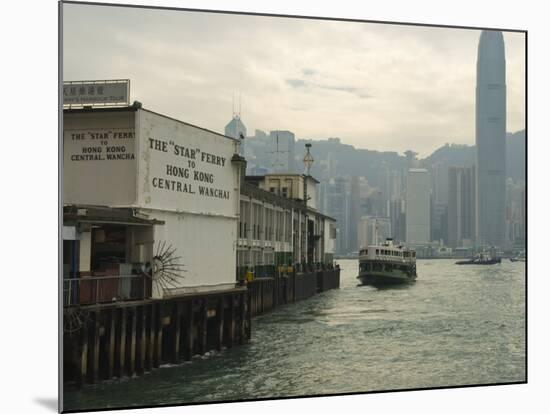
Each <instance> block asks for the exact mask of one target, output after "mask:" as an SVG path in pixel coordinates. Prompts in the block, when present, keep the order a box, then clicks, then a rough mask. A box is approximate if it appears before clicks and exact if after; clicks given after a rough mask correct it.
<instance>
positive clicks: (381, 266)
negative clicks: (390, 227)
mask: <svg viewBox="0 0 550 414" xmlns="http://www.w3.org/2000/svg"><path fill="white" fill-rule="evenodd" d="M357 279H359V280H360V282H361V284H363V285H372V286H384V285H392V284H401V283H410V282H414V281H415V280H416V252H415V251H414V250H412V249H409V248H407V247H405V246H403V245H394V244H393V240H392V239H386V241H385V242H384V243H382V244H381V245H371V246H368V247H367V248H364V249H361V250H360V251H359V276H357Z"/></svg>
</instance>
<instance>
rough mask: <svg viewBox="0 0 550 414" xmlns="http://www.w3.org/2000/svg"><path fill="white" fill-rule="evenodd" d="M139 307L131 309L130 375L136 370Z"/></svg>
mask: <svg viewBox="0 0 550 414" xmlns="http://www.w3.org/2000/svg"><path fill="white" fill-rule="evenodd" d="M136 313H137V308H136V307H133V308H131V309H130V318H131V319H130V326H129V328H130V349H129V351H130V361H129V362H130V364H129V366H128V375H129V376H133V375H134V374H135V372H136V330H137V315H136Z"/></svg>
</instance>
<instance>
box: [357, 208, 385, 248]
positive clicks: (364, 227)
mask: <svg viewBox="0 0 550 414" xmlns="http://www.w3.org/2000/svg"><path fill="white" fill-rule="evenodd" d="M391 233H392V232H391V224H390V220H389V219H388V218H386V217H372V216H362V217H361V218H360V219H359V222H358V223H357V244H358V247H359V249H362V248H365V247H367V246H369V245H372V244H380V243H382V242H384V241H385V240H386V239H387V238H388V237H391Z"/></svg>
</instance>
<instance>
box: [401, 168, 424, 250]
mask: <svg viewBox="0 0 550 414" xmlns="http://www.w3.org/2000/svg"><path fill="white" fill-rule="evenodd" d="M405 237H406V241H407V243H408V244H426V243H428V242H429V241H430V177H429V174H428V171H427V170H426V169H424V168H411V169H410V170H409V172H408V175H407V190H406V234H405Z"/></svg>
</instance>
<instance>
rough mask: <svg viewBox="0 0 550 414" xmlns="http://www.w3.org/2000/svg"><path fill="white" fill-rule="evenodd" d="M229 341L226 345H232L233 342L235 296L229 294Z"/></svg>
mask: <svg viewBox="0 0 550 414" xmlns="http://www.w3.org/2000/svg"><path fill="white" fill-rule="evenodd" d="M229 318H230V319H229V341H228V344H227V345H228V346H229V347H232V346H233V344H234V343H235V297H234V295H229Z"/></svg>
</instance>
